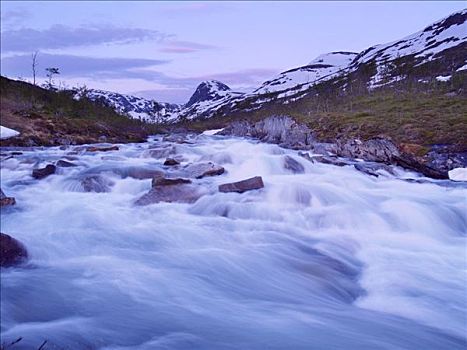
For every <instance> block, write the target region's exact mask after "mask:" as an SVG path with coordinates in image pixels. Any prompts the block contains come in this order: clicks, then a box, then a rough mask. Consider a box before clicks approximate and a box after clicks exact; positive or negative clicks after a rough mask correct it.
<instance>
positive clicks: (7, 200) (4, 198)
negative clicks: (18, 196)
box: [0, 188, 16, 207]
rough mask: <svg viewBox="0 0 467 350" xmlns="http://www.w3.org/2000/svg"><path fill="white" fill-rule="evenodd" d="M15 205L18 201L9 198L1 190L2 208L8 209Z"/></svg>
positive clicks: (0, 204) (0, 203) (0, 202)
mask: <svg viewBox="0 0 467 350" xmlns="http://www.w3.org/2000/svg"><path fill="white" fill-rule="evenodd" d="M14 204H16V200H15V199H14V198H13V197H7V196H6V195H5V193H3V191H2V189H1V188H0V207H6V206H8V205H14Z"/></svg>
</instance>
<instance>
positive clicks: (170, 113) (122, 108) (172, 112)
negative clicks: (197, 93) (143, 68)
mask: <svg viewBox="0 0 467 350" xmlns="http://www.w3.org/2000/svg"><path fill="white" fill-rule="evenodd" d="M83 96H86V97H87V98H89V99H90V100H92V101H98V102H101V103H102V104H104V105H106V106H109V107H112V108H113V109H114V110H115V111H117V112H118V113H120V114H124V115H128V116H129V117H131V118H133V119H138V120H141V121H145V122H148V123H168V122H169V123H170V122H173V121H175V120H176V117H177V112H178V111H179V109H180V108H181V106H180V105H177V104H171V103H164V102H157V101H154V100H149V99H145V98H142V97H136V96H132V95H125V94H119V93H116V92H110V91H104V90H96V89H89V90H85V91H76V92H75V98H76V99H80V98H81V97H83Z"/></svg>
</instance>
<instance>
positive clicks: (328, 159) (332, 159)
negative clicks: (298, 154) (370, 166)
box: [312, 156, 352, 166]
mask: <svg viewBox="0 0 467 350" xmlns="http://www.w3.org/2000/svg"><path fill="white" fill-rule="evenodd" d="M312 160H313V161H314V162H318V163H323V164H331V165H335V166H346V165H350V164H352V163H351V162H348V161H345V160H342V159H339V158H337V157H336V156H313V157H312Z"/></svg>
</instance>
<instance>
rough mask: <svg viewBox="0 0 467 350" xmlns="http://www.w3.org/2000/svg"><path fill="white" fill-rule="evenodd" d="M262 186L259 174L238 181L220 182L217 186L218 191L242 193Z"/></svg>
mask: <svg viewBox="0 0 467 350" xmlns="http://www.w3.org/2000/svg"><path fill="white" fill-rule="evenodd" d="M263 187H264V183H263V178H262V177H261V176H255V177H252V178H249V179H246V180H242V181H238V182H232V183H226V184H222V185H220V186H219V192H237V193H243V192H246V191H251V190H258V189H260V188H263Z"/></svg>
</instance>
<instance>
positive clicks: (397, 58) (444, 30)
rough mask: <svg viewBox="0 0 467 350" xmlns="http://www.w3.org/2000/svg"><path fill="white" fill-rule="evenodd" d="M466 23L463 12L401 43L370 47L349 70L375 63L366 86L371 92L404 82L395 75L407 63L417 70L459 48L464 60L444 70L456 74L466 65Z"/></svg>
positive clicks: (404, 39) (356, 59)
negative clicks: (387, 85)
mask: <svg viewBox="0 0 467 350" xmlns="http://www.w3.org/2000/svg"><path fill="white" fill-rule="evenodd" d="M466 20H467V10H462V11H459V12H457V13H454V14H452V15H450V16H448V17H446V18H443V19H442V20H440V21H438V22H436V23H434V24H432V25H430V26H428V27H426V28H425V29H424V30H422V31H419V32H417V33H414V34H412V35H409V36H407V37H405V38H403V39H401V40H397V41H393V42H390V43H387V44H382V45H376V46H372V47H370V48H368V49H367V50H365V51H363V52H361V53H360V54H359V55H358V56H357V57H356V58H355V60H354V61H353V62H352V63H351V65H350V67H349V69H350V70H351V71H352V70H356V69H358V67H359V66H362V65H363V64H369V63H374V64H375V65H376V73H375V74H374V75H373V77H372V78H371V80H370V82H369V88H370V89H372V88H376V87H379V86H382V85H386V84H389V83H392V82H393V81H396V80H401V79H404V78H405V76H403V75H400V74H399V75H397V74H394V71H395V70H396V69H398V68H399V70H400V66H402V65H404V64H407V61H409V64H410V66H411V67H419V66H421V65H423V64H425V63H428V62H430V61H436V60H441V59H443V52H445V51H446V50H448V49H454V48H456V47H459V48H460V49H461V50H463V51H464V60H463V61H459V60H456V62H455V64H456V66H455V67H450V65H451V64H444V66H445V68H446V69H448V70H450V71H451V70H452V71H456V70H458V69H459V68H461V67H462V66H463V65H465V63H466V60H465V50H466V49H467V46H466V40H467V23H466ZM449 63H451V62H449Z"/></svg>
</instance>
